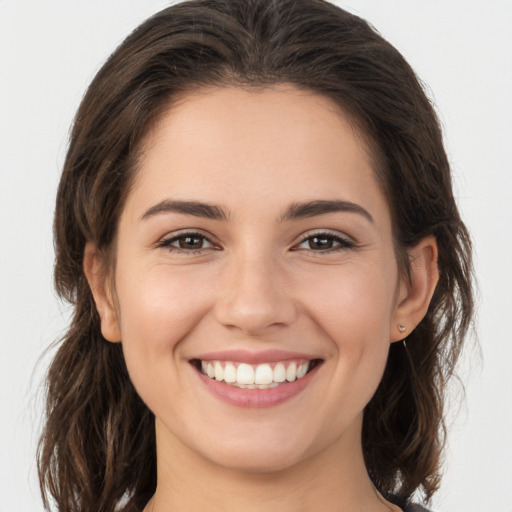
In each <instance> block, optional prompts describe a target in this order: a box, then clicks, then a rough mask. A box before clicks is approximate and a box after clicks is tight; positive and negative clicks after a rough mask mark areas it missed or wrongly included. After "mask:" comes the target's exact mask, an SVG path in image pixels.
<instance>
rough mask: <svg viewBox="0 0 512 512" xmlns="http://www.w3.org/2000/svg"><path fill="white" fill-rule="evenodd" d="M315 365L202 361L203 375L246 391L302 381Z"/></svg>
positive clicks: (305, 362) (200, 365)
mask: <svg viewBox="0 0 512 512" xmlns="http://www.w3.org/2000/svg"><path fill="white" fill-rule="evenodd" d="M314 365H315V360H313V361H311V360H296V361H282V362H271V363H262V364H255V365H252V364H247V363H241V362H232V361H200V363H199V362H198V369H200V371H201V373H202V374H203V375H206V376H208V377H209V378H210V379H215V380H216V381H219V382H224V383H225V384H229V385H231V386H235V387H239V388H245V389H269V388H274V387H277V386H279V385H280V384H283V383H288V382H294V381H295V380H298V379H302V378H303V377H304V376H305V375H306V374H307V373H308V371H310V370H311V369H312V368H313V366H314Z"/></svg>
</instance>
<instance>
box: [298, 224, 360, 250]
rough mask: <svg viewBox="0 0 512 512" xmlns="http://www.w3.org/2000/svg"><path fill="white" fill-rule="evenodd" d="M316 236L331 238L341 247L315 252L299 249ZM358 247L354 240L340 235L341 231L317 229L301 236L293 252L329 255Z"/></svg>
mask: <svg viewBox="0 0 512 512" xmlns="http://www.w3.org/2000/svg"><path fill="white" fill-rule="evenodd" d="M315 236H317V237H321V236H324V237H325V238H331V239H333V240H334V241H335V242H337V243H338V244H339V245H338V246H337V247H333V248H330V249H324V250H313V249H299V246H300V245H302V244H303V243H304V242H306V241H308V240H309V239H311V238H314V237H315ZM354 247H356V243H355V242H354V240H352V238H350V237H349V236H347V235H345V234H342V233H340V232H339V231H332V230H330V229H315V230H313V231H308V232H307V233H304V234H303V235H301V236H300V240H299V241H298V242H297V243H296V244H294V245H293V247H292V249H291V250H294V251H297V250H306V251H310V252H314V253H320V254H321V253H328V252H336V251H338V250H347V249H352V248H354Z"/></svg>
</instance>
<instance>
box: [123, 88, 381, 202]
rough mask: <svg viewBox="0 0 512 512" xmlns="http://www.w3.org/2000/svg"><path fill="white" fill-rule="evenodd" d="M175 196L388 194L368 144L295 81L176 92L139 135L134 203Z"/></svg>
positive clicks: (273, 198) (375, 197)
mask: <svg viewBox="0 0 512 512" xmlns="http://www.w3.org/2000/svg"><path fill="white" fill-rule="evenodd" d="M175 196H179V197H177V198H178V199H185V200H190V199H193V200H200V201H201V200H204V201H207V202H214V203H219V204H224V203H226V202H227V203H231V205H232V206H233V207H236V206H237V205H238V206H241V207H247V205H248V204H251V202H252V203H254V204H259V203H261V202H262V201H264V202H265V203H268V204H269V205H270V204H276V205H277V204H279V203H280V202H289V201H290V200H294V201H308V200H316V199H340V198H342V199H345V200H351V201H355V202H365V203H368V204H369V203H372V202H374V203H375V204H377V203H383V202H384V198H383V197H382V194H381V192H380V190H379V187H378V185H377V181H376V179H375V173H374V172H373V166H372V158H371V154H370V152H369V151H368V149H367V145H366V144H365V143H364V140H363V138H362V137H361V136H359V134H358V132H357V131H356V129H355V127H354V125H353V124H352V123H351V122H350V120H349V119H348V118H347V116H345V115H344V114H343V113H342V112H341V109H340V108H338V106H337V105H336V104H335V103H334V102H332V101H331V100H329V99H328V98H326V97H324V96H321V95H318V94H315V93H312V92H310V91H305V90H300V89H297V88H295V87H293V86H290V85H281V86H278V87H273V88H264V89H244V88H238V87H229V88H228V87H225V88H212V89H204V90H200V91H196V92H194V93H190V94H187V95H184V96H182V97H181V98H179V100H178V101H175V102H174V103H173V104H172V106H171V107H170V108H169V109H168V110H167V111H166V112H165V113H164V114H163V115H162V116H161V118H160V119H159V121H158V123H157V124H156V125H155V126H154V127H153V129H152V130H151V131H150V132H149V133H148V134H147V136H146V138H145V139H144V141H143V144H142V151H141V158H140V159H139V169H138V174H137V177H136V180H135V184H134V187H133V188H132V193H131V194H130V197H129V200H128V203H130V202H131V203H132V206H136V205H134V204H133V203H135V202H136V203H139V204H140V208H142V207H144V205H148V203H150V202H155V200H156V199H165V198H166V197H172V198H175ZM127 206H128V204H127Z"/></svg>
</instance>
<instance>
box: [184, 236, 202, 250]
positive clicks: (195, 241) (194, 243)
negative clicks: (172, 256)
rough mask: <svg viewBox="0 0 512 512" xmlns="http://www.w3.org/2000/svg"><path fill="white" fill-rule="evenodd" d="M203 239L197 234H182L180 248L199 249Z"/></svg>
mask: <svg viewBox="0 0 512 512" xmlns="http://www.w3.org/2000/svg"><path fill="white" fill-rule="evenodd" d="M202 245H203V240H202V239H201V238H200V237H198V236H184V237H182V238H180V248H181V249H201V246H202Z"/></svg>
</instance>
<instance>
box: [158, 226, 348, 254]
mask: <svg viewBox="0 0 512 512" xmlns="http://www.w3.org/2000/svg"><path fill="white" fill-rule="evenodd" d="M186 238H198V239H201V240H202V241H207V242H208V243H210V244H211V246H212V247H200V248H197V249H190V248H189V249H185V248H183V247H175V246H173V245H172V244H173V243H175V242H178V241H179V240H180V239H186ZM315 238H316V239H323V240H328V241H330V242H331V243H337V244H338V246H336V247H329V248H328V249H320V250H315V249H311V248H310V249H306V250H308V251H311V252H313V253H316V254H326V253H331V252H337V251H342V250H347V249H353V248H354V247H355V246H356V245H355V243H354V242H352V241H351V240H349V239H347V238H344V237H342V236H340V235H337V234H334V233H330V232H328V231H317V232H314V233H308V234H306V235H304V236H303V237H302V238H301V240H300V242H299V243H298V244H297V245H295V246H294V247H293V248H292V249H291V250H293V251H298V250H300V249H299V248H298V247H299V246H301V245H302V244H303V243H305V242H307V241H308V240H314V239H315ZM157 247H159V248H160V247H161V248H165V249H167V250H168V251H169V252H177V253H188V254H198V253H200V252H202V251H204V250H207V249H215V250H218V247H216V246H215V244H214V243H213V242H212V241H211V240H210V239H209V238H208V237H207V236H205V235H204V234H202V233H198V232H195V231H185V232H182V233H179V234H178V235H175V236H173V237H171V238H167V239H163V240H162V241H161V242H159V243H158V244H157Z"/></svg>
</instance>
